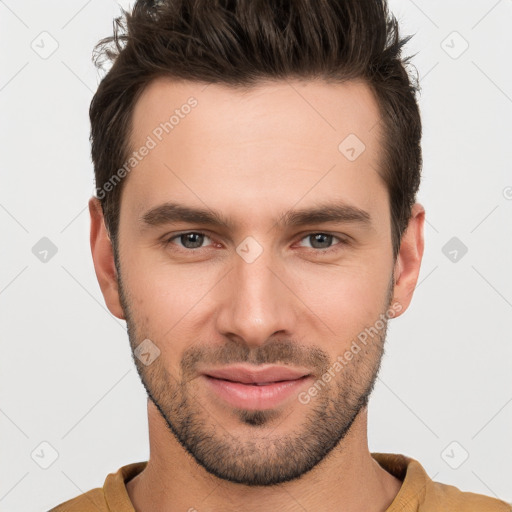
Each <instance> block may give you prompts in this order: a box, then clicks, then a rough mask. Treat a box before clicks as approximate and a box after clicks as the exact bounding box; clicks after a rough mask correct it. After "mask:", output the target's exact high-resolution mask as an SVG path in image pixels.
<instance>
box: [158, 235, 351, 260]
mask: <svg viewBox="0 0 512 512" xmlns="http://www.w3.org/2000/svg"><path fill="white" fill-rule="evenodd" d="M191 234H194V235H202V236H205V237H207V238H209V239H210V240H212V242H215V241H214V240H213V238H212V237H211V236H209V235H208V233H205V232H203V231H184V232H182V233H178V234H177V235H173V236H172V237H170V238H166V239H165V240H164V241H163V245H164V247H168V246H169V245H170V244H171V243H172V241H173V240H175V239H176V238H180V237H181V236H183V235H191ZM313 235H327V236H332V237H333V239H338V240H339V243H337V244H335V245H333V246H331V247H328V248H327V249H315V248H314V247H306V249H309V250H310V251H313V252H315V253H317V254H322V255H323V254H329V253H331V252H332V251H337V250H339V249H340V246H344V245H348V243H349V242H348V241H347V240H345V239H343V238H341V237H339V236H336V235H333V234H331V233H327V232H324V231H312V232H310V233H307V234H305V235H304V236H303V237H302V238H300V241H302V240H304V239H305V238H308V237H310V236H313ZM173 245H175V244H173ZM176 247H177V248H178V251H182V252H188V253H193V252H198V251H200V250H201V249H205V247H197V248H195V249H187V248H186V247H181V246H176Z"/></svg>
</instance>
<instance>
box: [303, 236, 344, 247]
mask: <svg viewBox="0 0 512 512" xmlns="http://www.w3.org/2000/svg"><path fill="white" fill-rule="evenodd" d="M333 239H337V240H339V243H338V244H335V245H334V246H332V245H331V244H332V242H333ZM301 240H310V241H311V245H310V246H309V247H310V248H312V249H319V251H316V252H330V251H332V250H336V249H338V248H339V247H338V246H339V245H344V244H346V243H347V242H346V241H345V240H343V239H342V238H339V237H337V236H334V235H331V234H329V233H309V234H308V235H306V236H305V237H304V238H302V239H301ZM306 247H307V246H306Z"/></svg>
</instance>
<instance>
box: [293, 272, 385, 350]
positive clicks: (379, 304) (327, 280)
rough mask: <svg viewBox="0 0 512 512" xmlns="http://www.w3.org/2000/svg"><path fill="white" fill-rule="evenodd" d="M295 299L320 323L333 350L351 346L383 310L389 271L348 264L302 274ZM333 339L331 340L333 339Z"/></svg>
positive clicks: (298, 281)
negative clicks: (301, 301) (333, 347)
mask: <svg viewBox="0 0 512 512" xmlns="http://www.w3.org/2000/svg"><path fill="white" fill-rule="evenodd" d="M301 277H302V279H300V280H297V282H296V284H297V288H295V289H296V290H298V291H297V295H298V296H299V297H301V298H302V300H303V302H304V303H305V304H306V305H307V306H308V307H309V309H310V310H311V311H312V312H314V313H315V314H316V315H317V316H318V317H319V318H320V319H321V321H322V322H321V324H320V325H324V326H327V327H325V329H326V331H325V332H326V333H327V336H330V337H331V339H332V340H333V344H334V345H335V346H336V347H339V346H340V344H341V345H345V344H350V342H351V340H352V338H354V337H355V336H357V334H359V332H361V331H362V330H364V328H365V327H367V326H369V325H372V324H373V323H374V322H375V321H376V319H377V318H378V317H379V315H380V313H382V312H383V311H384V310H385V306H386V301H387V294H388V286H389V280H390V278H391V275H390V269H389V268H387V267H384V266H379V265H363V264H355V263H354V264H351V265H348V264H347V265H345V266H344V265H340V266H338V267H332V268H325V267H324V268H319V269H317V270H316V271H314V272H311V273H310V274H308V273H306V272H303V273H302V276H301ZM333 336H334V338H333Z"/></svg>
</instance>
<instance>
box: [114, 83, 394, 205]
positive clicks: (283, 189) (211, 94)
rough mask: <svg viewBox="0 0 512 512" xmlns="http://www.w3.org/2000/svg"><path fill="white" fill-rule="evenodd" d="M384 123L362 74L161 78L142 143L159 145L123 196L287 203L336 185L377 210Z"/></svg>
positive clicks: (146, 97) (134, 140)
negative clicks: (237, 82) (232, 80)
mask: <svg viewBox="0 0 512 512" xmlns="http://www.w3.org/2000/svg"><path fill="white" fill-rule="evenodd" d="M380 121H381V118H380V114H379V110H378V105H377V102H376V100H375V97H374V95H373V92H372V91H371V89H370V88H369V86H367V85H366V84H365V83H363V82H359V81H350V82H344V83H336V84H334V83H326V82H324V81H297V80H286V81H275V82H265V83H260V84H258V85H257V86H254V87H251V88H233V87H228V86H225V85H219V84H205V83H199V82H190V81H176V80H170V79H163V78H161V79H157V80H154V81H153V82H152V83H150V84H149V85H148V86H147V87H146V89H145V90H144V92H143V93H142V95H141V96H140V98H139V100H138V101H137V103H136V105H135V108H134V112H133V117H132V132H131V137H130V142H131V146H132V149H133V150H134V151H137V150H139V149H140V148H142V147H144V146H148V147H149V146H151V149H150V150H149V151H145V153H146V155H145V156H144V157H143V158H141V159H140V161H139V162H138V163H137V166H136V167H135V168H134V170H133V171H132V172H130V174H129V176H128V178H129V179H128V183H127V184H126V186H125V187H124V188H125V189H126V192H125V191H123V196H129V198H130V199H129V200H130V201H131V207H133V208H135V209H136V210H137V211H139V212H140V211H142V210H147V207H148V206H149V205H155V204H157V203H159V202H160V203H162V202H164V201H167V200H181V202H183V199H184V198H187V199H188V201H186V202H188V203H189V204H190V203H194V204H196V205H198V204H200V203H201V202H203V203H204V202H205V201H206V202H208V203H209V204H208V205H209V206H211V207H217V209H220V210H222V209H227V208H230V207H231V208H233V209H235V208H239V209H242V210H244V209H245V211H247V210H248V209H250V208H253V207H254V206H256V204H259V205H260V206H261V207H264V206H265V205H275V206H276V209H277V210H282V209H283V208H284V209H286V208H289V207H291V206H292V204H293V203H295V202H296V201H297V200H299V199H300V197H304V198H306V196H307V198H310V199H311V201H318V200H319V199H320V198H321V196H322V195H325V194H326V193H330V194H331V195H332V194H333V193H334V192H336V193H337V194H338V196H339V197H340V199H344V198H345V199H350V200H348V201H346V202H352V203H356V204H357V205H358V206H360V207H361V208H364V209H367V210H371V209H372V208H374V207H375V206H376V202H378V198H376V197H375V194H376V193H377V192H380V193H381V194H382V192H384V193H385V190H384V188H383V183H382V181H381V178H380V176H379V174H378V169H379V164H380V158H381V157H380V153H381V151H380V148H381V146H380V140H379V137H380V136H381V133H382V131H381V123H380ZM150 141H151V142H150ZM228 197H230V198H231V200H230V203H229V204H226V199H227V198H228ZM203 198H204V201H203ZM307 198H306V199H307ZM124 200H125V197H124V198H123V201H124ZM214 203H215V204H214ZM208 205H207V206H208ZM244 205H245V207H244ZM202 206H204V204H203V205H202Z"/></svg>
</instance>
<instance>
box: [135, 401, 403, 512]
mask: <svg viewBox="0 0 512 512" xmlns="http://www.w3.org/2000/svg"><path fill="white" fill-rule="evenodd" d="M148 419H149V438H150V457H149V461H148V464H147V467H146V468H145V469H144V471H143V472H142V473H140V474H139V475H137V476H136V477H135V478H133V479H132V480H130V481H129V482H128V483H127V484H126V488H127V491H128V495H129V496H130V499H131V501H132V503H133V505H134V508H135V510H137V512H149V511H152V510H169V511H174V510H195V509H197V510H200V511H201V512H221V511H222V512H235V511H238V510H244V511H246V512H266V511H268V510H275V509H279V510H282V511H285V512H292V511H293V512H294V511H303V510H315V511H321V512H330V511H337V512H339V511H340V510H342V511H343V512H363V511H365V512H383V511H385V510H386V509H387V508H388V506H389V505H390V503H391V502H392V501H393V499H394V497H395V496H396V494H397V493H398V491H399V489H400V486H401V482H400V480H398V479H397V478H395V477H394V476H393V475H391V474H390V473H388V472H387V471H385V470H384V469H383V468H382V467H381V466H380V465H379V464H378V463H377V462H376V461H375V460H374V459H373V458H372V456H371V454H370V452H369V450H368V442H367V409H366V408H364V409H363V410H361V412H360V414H359V415H358V416H357V418H356V419H355V420H354V423H353V424H352V427H351V428H350V431H349V432H348V433H347V435H346V436H345V438H344V439H343V440H342V441H341V442H340V443H339V444H338V446H336V447H335V448H334V449H333V450H332V451H331V453H329V454H328V456H327V457H326V458H325V459H324V460H323V461H322V462H320V463H319V464H318V465H317V466H315V467H314V468H313V469H312V470H311V471H309V472H308V473H306V474H304V475H302V476H301V477H300V478H298V479H296V480H292V481H289V482H285V483H283V484H280V485H276V486H270V487H261V486H258V487H251V486H247V485H243V484H238V483H233V482H228V481H225V480H222V479H219V478H217V477H215V476H213V475H211V474H210V473H208V472H207V471H206V470H205V469H204V468H203V467H202V466H199V465H198V464H197V463H196V462H195V460H194V459H193V458H192V456H191V455H189V454H188V453H187V452H186V451H185V450H184V449H183V447H182V446H181V445H180V444H179V443H178V441H177V440H176V439H175V438H174V436H173V435H172V433H171V432H170V431H169V429H168V427H167V424H166V423H165V420H164V419H163V418H162V417H161V415H160V413H159V412H158V410H157V409H156V407H155V406H154V405H153V403H152V402H151V401H149V400H148Z"/></svg>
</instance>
